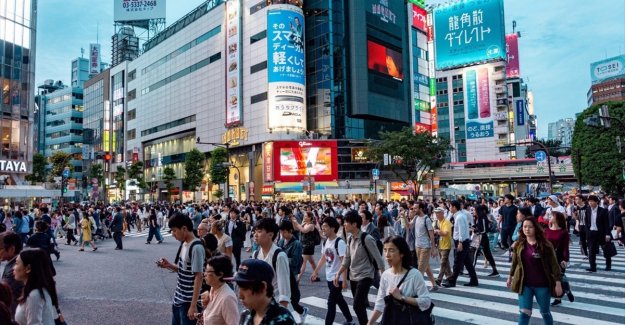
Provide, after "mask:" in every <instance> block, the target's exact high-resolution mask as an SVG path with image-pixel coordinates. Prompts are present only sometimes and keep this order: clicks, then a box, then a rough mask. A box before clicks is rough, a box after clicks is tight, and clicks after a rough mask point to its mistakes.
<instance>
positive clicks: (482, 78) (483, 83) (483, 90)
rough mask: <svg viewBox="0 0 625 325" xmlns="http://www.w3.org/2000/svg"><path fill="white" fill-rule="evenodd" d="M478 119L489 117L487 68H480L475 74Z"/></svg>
mask: <svg viewBox="0 0 625 325" xmlns="http://www.w3.org/2000/svg"><path fill="white" fill-rule="evenodd" d="M477 79H478V91H479V94H480V95H479V103H480V117H481V118H484V117H490V81H489V78H488V68H481V69H479V70H478V72H477Z"/></svg>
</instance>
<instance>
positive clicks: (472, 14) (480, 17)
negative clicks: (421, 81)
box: [434, 0, 506, 70]
mask: <svg viewBox="0 0 625 325" xmlns="http://www.w3.org/2000/svg"><path fill="white" fill-rule="evenodd" d="M504 32H505V31H504V11H503V0H463V1H455V2H452V3H450V4H446V5H442V6H439V7H437V8H435V9H434V43H435V47H436V69H437V70H446V69H451V68H454V67H458V66H463V65H470V64H474V63H479V62H484V61H490V60H497V59H502V60H503V59H505V58H506V52H505V36H504Z"/></svg>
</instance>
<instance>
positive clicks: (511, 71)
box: [506, 34, 521, 78]
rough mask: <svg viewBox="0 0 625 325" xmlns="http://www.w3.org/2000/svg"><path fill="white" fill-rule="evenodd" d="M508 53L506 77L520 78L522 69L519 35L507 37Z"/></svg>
mask: <svg viewBox="0 0 625 325" xmlns="http://www.w3.org/2000/svg"><path fill="white" fill-rule="evenodd" d="M506 53H507V55H508V62H507V63H506V77H507V78H518V77H519V76H520V75H521V67H520V62H519V36H517V34H509V35H506Z"/></svg>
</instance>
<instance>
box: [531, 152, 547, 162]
mask: <svg viewBox="0 0 625 325" xmlns="http://www.w3.org/2000/svg"><path fill="white" fill-rule="evenodd" d="M534 157H535V158H536V161H538V162H543V161H545V160H547V153H545V152H544V151H542V150H539V151H536V153H535V154H534Z"/></svg>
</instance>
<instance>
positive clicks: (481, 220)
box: [473, 204, 499, 277]
mask: <svg viewBox="0 0 625 325" xmlns="http://www.w3.org/2000/svg"><path fill="white" fill-rule="evenodd" d="M473 211H474V213H475V216H476V217H477V220H476V222H475V226H474V227H473V233H474V235H475V236H478V237H480V247H478V249H477V251H479V248H481V249H482V253H483V254H484V258H485V259H486V260H487V261H488V264H489V265H490V267H491V268H492V272H491V273H490V274H489V275H488V276H490V277H498V276H499V272H497V265H496V264H495V259H494V258H493V253H492V252H491V251H490V241H489V240H488V229H489V228H490V222H491V221H490V220H488V209H487V208H486V206H484V205H481V204H478V205H475V206H474V207H473ZM477 255H478V254H477V252H476V254H475V257H474V259H473V267H475V265H476V263H477Z"/></svg>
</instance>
